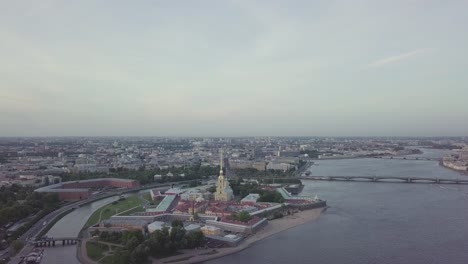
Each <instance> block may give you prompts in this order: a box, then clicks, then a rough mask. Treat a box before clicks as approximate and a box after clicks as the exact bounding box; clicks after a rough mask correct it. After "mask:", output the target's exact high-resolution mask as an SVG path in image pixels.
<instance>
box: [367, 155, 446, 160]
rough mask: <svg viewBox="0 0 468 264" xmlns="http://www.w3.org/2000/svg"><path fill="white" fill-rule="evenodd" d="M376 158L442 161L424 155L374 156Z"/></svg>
mask: <svg viewBox="0 0 468 264" xmlns="http://www.w3.org/2000/svg"><path fill="white" fill-rule="evenodd" d="M373 158H374V159H394V160H421V161H426V160H431V161H440V159H434V158H423V157H407V156H374V157H373Z"/></svg>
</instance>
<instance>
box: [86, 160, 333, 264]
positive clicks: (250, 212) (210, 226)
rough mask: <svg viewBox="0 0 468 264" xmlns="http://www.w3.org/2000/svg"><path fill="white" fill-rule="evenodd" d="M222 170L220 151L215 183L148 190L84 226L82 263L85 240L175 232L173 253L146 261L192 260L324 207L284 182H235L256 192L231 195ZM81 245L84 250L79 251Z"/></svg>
mask: <svg viewBox="0 0 468 264" xmlns="http://www.w3.org/2000/svg"><path fill="white" fill-rule="evenodd" d="M224 170H225V168H224V160H223V156H222V154H221V160H220V171H219V176H218V178H217V180H216V181H215V182H213V183H211V184H208V185H203V186H198V187H194V188H175V187H173V188H170V189H168V190H166V191H161V190H158V189H153V190H150V191H149V195H146V199H147V203H146V204H145V205H144V206H143V207H142V208H137V207H135V208H130V209H129V210H126V211H124V212H120V213H118V214H115V215H112V216H111V217H109V218H107V219H104V220H100V221H99V222H97V223H95V224H92V225H90V226H89V227H88V229H87V230H86V233H87V234H88V235H86V237H88V238H87V239H83V241H82V246H81V247H80V248H81V251H82V252H81V253H82V254H81V255H83V258H85V261H88V262H93V260H92V259H90V252H89V250H92V248H90V246H89V245H90V243H91V244H92V245H94V246H96V245H97V246H99V245H106V244H109V242H111V240H110V239H108V237H116V238H119V237H122V236H128V234H129V233H131V234H138V235H137V236H138V237H141V239H140V242H141V243H142V245H143V244H145V243H147V244H148V245H149V244H150V242H148V241H151V240H154V241H159V240H161V241H162V240H164V239H163V238H162V237H173V236H177V235H180V239H179V240H180V241H184V242H183V243H185V244H183V246H180V247H179V248H177V249H176V250H172V251H171V250H168V251H167V252H172V253H174V254H169V253H168V254H166V253H165V254H161V255H158V254H154V252H151V250H149V251H148V252H147V255H148V259H147V260H150V261H152V262H153V263H168V262H170V263H195V262H200V261H205V260H208V259H213V258H217V257H221V256H224V255H227V254H231V253H234V252H237V251H239V250H242V249H244V248H246V247H248V246H249V245H251V244H252V243H253V242H256V241H258V240H261V239H263V238H265V237H268V236H270V235H273V234H275V233H278V232H281V231H284V230H286V229H288V228H291V227H294V226H297V225H300V224H303V223H305V222H308V221H311V220H313V219H316V218H317V217H318V216H319V215H320V212H321V211H322V210H323V209H324V208H325V207H326V201H324V200H322V199H319V198H318V197H317V196H315V197H313V198H312V197H307V196H298V195H292V194H291V193H290V192H289V191H288V190H287V189H286V188H285V186H279V185H272V184H265V185H258V184H252V183H249V182H241V183H240V184H239V183H236V184H239V185H237V186H236V188H243V190H246V189H249V188H250V189H252V188H254V187H253V186H255V188H256V189H254V190H257V191H258V193H248V194H247V195H245V196H244V197H242V196H241V197H239V196H238V197H235V195H234V191H233V188H231V184H230V182H229V179H228V177H227V176H226V175H225V171H224ZM250 189H249V190H250ZM140 196H141V195H140ZM140 199H145V198H143V196H141V197H140ZM101 214H102V212H101ZM181 230H183V231H181ZM117 240H119V239H117ZM192 240H193V241H192ZM187 241H188V242H187ZM153 243H156V242H153ZM160 243H163V242H160ZM190 245H191V246H190ZM115 246H116V247H117V246H118V245H115ZM150 247H151V246H147V248H150ZM85 249H87V250H88V252H87V254H84V252H83V251H85ZM175 252H177V253H175ZM95 263H100V262H95Z"/></svg>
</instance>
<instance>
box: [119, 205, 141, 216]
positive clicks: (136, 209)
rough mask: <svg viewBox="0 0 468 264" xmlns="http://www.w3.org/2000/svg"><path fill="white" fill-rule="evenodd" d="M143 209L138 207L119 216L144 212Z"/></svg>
mask: <svg viewBox="0 0 468 264" xmlns="http://www.w3.org/2000/svg"><path fill="white" fill-rule="evenodd" d="M144 211H145V209H144V208H143V206H138V207H135V208H133V209H130V210H129V211H127V212H125V213H124V214H121V215H132V214H133V213H138V212H144Z"/></svg>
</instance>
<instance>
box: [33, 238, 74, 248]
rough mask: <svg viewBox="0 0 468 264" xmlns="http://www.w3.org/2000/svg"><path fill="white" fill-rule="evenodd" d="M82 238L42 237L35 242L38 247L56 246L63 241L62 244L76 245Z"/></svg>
mask: <svg viewBox="0 0 468 264" xmlns="http://www.w3.org/2000/svg"><path fill="white" fill-rule="evenodd" d="M80 240H81V239H79V238H77V237H53V238H52V237H50V238H49V237H47V238H44V239H41V240H39V241H35V242H34V243H33V244H34V246H36V247H51V246H52V247H55V243H57V244H60V242H62V246H65V245H75V244H76V243H78V242H79V241H80Z"/></svg>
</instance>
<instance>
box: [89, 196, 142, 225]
mask: <svg viewBox="0 0 468 264" xmlns="http://www.w3.org/2000/svg"><path fill="white" fill-rule="evenodd" d="M139 205H141V200H140V199H139V198H138V197H137V196H130V197H128V198H127V199H125V200H122V201H117V202H113V203H111V204H108V205H106V206H104V207H102V208H99V209H98V210H96V211H95V212H94V213H93V214H92V215H91V217H89V219H88V221H87V222H86V225H85V226H84V228H87V227H89V226H92V225H95V224H97V223H98V222H99V221H102V220H105V219H109V218H110V217H111V216H113V215H115V214H118V213H121V212H123V211H126V210H128V209H130V208H133V207H136V206H139Z"/></svg>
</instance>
